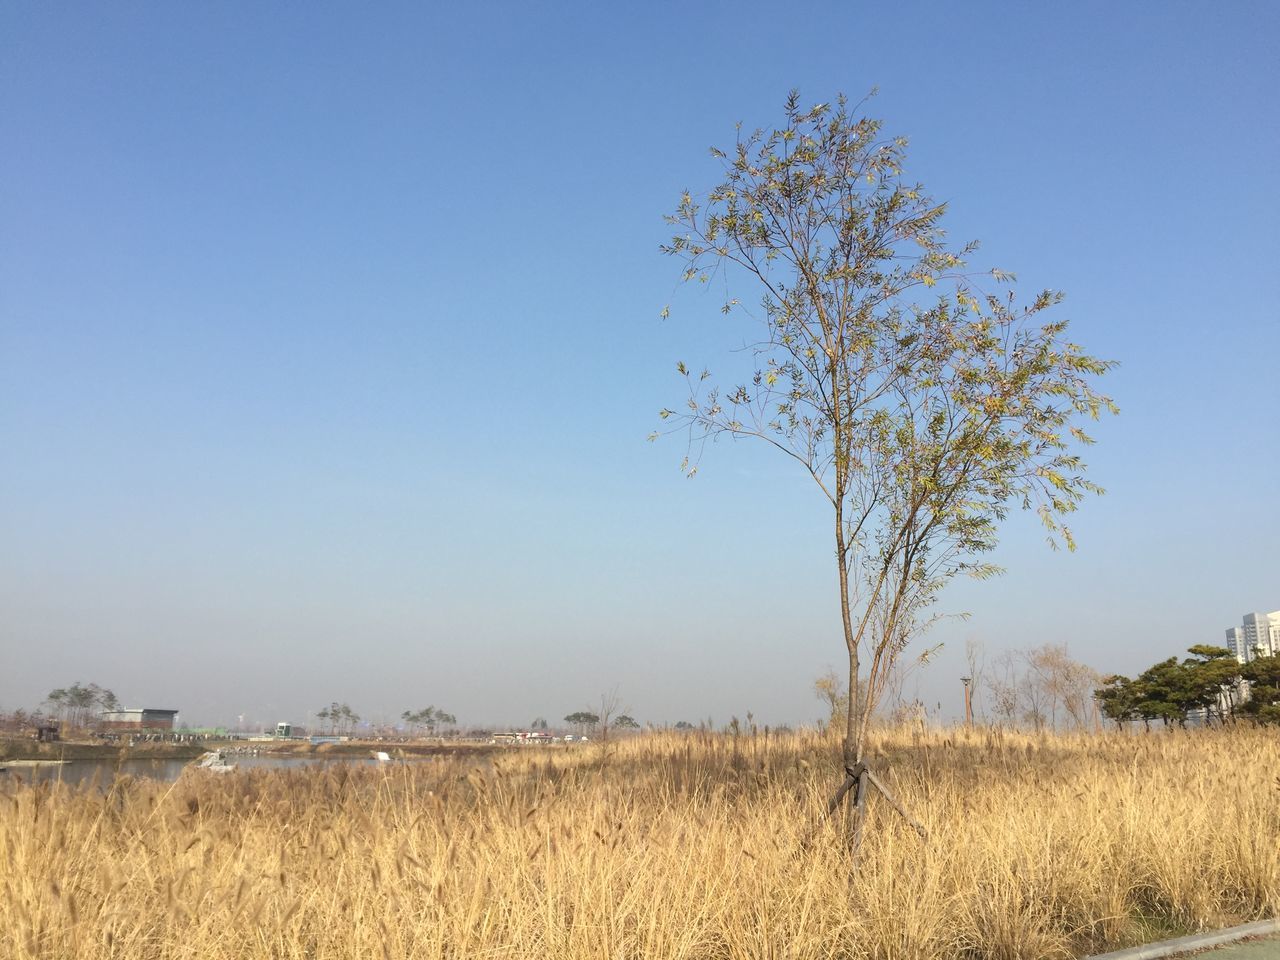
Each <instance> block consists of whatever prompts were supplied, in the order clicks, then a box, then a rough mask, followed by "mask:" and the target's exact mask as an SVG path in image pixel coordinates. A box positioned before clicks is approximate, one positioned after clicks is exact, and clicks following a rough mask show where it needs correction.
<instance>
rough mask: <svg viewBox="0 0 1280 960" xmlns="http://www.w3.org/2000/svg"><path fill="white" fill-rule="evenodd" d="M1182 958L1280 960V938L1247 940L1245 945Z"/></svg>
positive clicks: (1221, 948)
mask: <svg viewBox="0 0 1280 960" xmlns="http://www.w3.org/2000/svg"><path fill="white" fill-rule="evenodd" d="M1179 956H1182V957H1194V958H1195V960H1200V958H1201V957H1204V958H1205V960H1280V937H1268V938H1267V939H1265V940H1247V941H1245V942H1244V943H1233V944H1231V945H1230V946H1227V947H1218V948H1217V949H1215V950H1206V951H1205V952H1203V953H1193V954H1186V953H1183V954H1179Z"/></svg>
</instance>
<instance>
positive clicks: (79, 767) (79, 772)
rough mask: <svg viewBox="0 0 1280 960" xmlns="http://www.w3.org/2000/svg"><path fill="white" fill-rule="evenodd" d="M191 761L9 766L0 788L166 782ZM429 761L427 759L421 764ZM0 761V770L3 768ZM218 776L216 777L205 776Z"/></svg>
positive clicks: (280, 765)
mask: <svg viewBox="0 0 1280 960" xmlns="http://www.w3.org/2000/svg"><path fill="white" fill-rule="evenodd" d="M194 762H195V761H192V760H142V759H133V760H125V761H123V762H117V761H114V760H69V761H67V762H66V763H62V764H50V765H47V766H46V765H40V766H35V767H24V766H10V767H9V768H8V770H7V772H5V773H0V786H2V785H3V784H4V783H5V782H6V781H13V782H16V781H19V780H21V781H22V782H25V783H33V782H36V781H41V780H53V781H61V782H62V783H69V784H72V785H79V784H82V783H95V782H96V783H99V784H104V785H105V784H108V783H110V782H111V778H112V777H113V776H115V774H116V773H117V771H118V772H119V773H122V774H128V775H129V776H133V777H150V778H151V779H153V780H160V781H163V782H166V783H170V782H172V781H174V780H176V779H178V777H179V776H180V775H181V774H182V771H183V769H184V768H185V767H187V766H188V765H189V764H192V763H194ZM227 762H229V763H234V764H235V765H236V769H237V770H286V769H291V768H294V767H312V766H327V765H332V764H349V765H352V766H372V765H374V764H376V763H377V761H376V760H374V759H373V758H372V757H244V756H236V755H234V754H232V755H229V756H228V757H227ZM410 762H427V763H429V762H431V760H430V758H426V759H424V760H422V761H410ZM4 766H5V764H4V762H3V761H0V767H4ZM209 775H210V776H219V774H209Z"/></svg>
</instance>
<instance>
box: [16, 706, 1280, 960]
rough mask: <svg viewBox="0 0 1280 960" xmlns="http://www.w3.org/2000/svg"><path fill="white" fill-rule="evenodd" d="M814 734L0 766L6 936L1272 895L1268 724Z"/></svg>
mask: <svg viewBox="0 0 1280 960" xmlns="http://www.w3.org/2000/svg"><path fill="white" fill-rule="evenodd" d="M876 753H877V757H876V763H877V765H878V768H879V769H880V770H882V771H884V773H885V779H886V780H887V781H888V782H889V783H890V784H891V785H892V786H893V788H894V789H896V790H897V791H898V793H899V795H900V797H901V799H902V800H903V801H904V802H905V803H906V804H907V805H908V806H909V807H910V808H911V810H912V812H913V813H914V814H915V815H916V816H918V817H919V818H920V819H921V820H923V821H924V823H925V824H926V825H927V826H928V828H929V831H930V840H929V843H928V844H927V845H925V844H922V843H921V842H920V840H919V839H918V838H917V837H916V835H915V834H914V833H913V832H912V831H911V830H910V829H909V828H907V827H906V826H905V825H904V824H903V823H902V822H901V821H900V820H899V819H898V818H897V817H896V815H895V814H893V812H892V811H890V810H888V809H887V808H886V807H885V806H884V805H883V804H880V803H877V802H876V801H874V800H873V815H872V819H871V822H870V824H869V829H868V832H867V839H866V842H865V844H864V847H863V850H862V854H861V857H860V859H859V861H858V865H857V867H858V868H857V870H856V871H854V870H851V868H850V862H849V858H848V855H847V852H846V850H845V847H844V846H843V844H842V842H841V840H840V833H839V829H838V827H836V826H832V827H828V828H827V829H825V830H823V831H822V832H820V833H819V835H818V839H817V842H816V843H815V844H813V846H812V847H811V848H809V849H808V850H807V851H805V852H804V853H798V852H797V850H798V841H799V838H800V837H801V835H802V834H803V833H804V831H805V829H806V827H807V825H808V823H809V822H810V818H811V817H812V815H813V813H814V811H815V810H816V809H817V808H818V807H819V806H820V805H821V803H822V801H823V799H824V798H825V796H826V794H827V793H828V792H829V791H830V789H831V788H832V787H833V786H834V772H835V759H834V758H835V745H834V744H833V743H831V742H829V741H823V740H821V739H820V738H818V737H817V736H816V735H809V734H797V735H791V736H786V737H781V738H779V737H772V738H769V739H768V740H766V739H765V738H764V737H763V735H762V736H759V737H754V738H752V737H743V738H740V739H734V738H730V737H727V736H699V735H693V736H689V737H678V736H646V737H636V738H633V739H631V740H628V741H626V742H624V743H619V744H617V745H613V744H610V745H609V747H608V748H607V749H605V748H602V747H600V746H592V747H590V748H584V749H580V750H556V751H548V752H541V751H537V750H528V751H525V750H511V751H508V752H506V753H504V754H503V755H502V756H500V757H499V759H498V760H497V761H496V762H495V763H494V764H493V765H492V766H487V767H485V768H483V769H481V768H477V767H476V766H475V762H474V761H471V762H470V763H469V764H462V763H449V762H435V763H419V764H411V765H406V766H399V767H392V768H371V767H370V768H358V769H356V768H340V769H329V770H309V771H291V772H256V773H238V774H234V775H229V776H222V777H218V776H216V775H204V776H198V777H191V776H186V777H184V779H183V780H182V781H180V782H179V783H178V784H175V785H167V784H157V783H153V782H147V781H128V780H126V781H121V782H118V783H116V784H115V785H114V786H113V787H112V788H111V789H110V790H109V791H107V792H106V793H103V792H101V791H95V790H92V789H84V790H72V789H69V788H66V787H60V786H44V787H30V786H14V785H10V786H9V787H7V788H4V789H3V790H0V852H2V854H3V859H2V861H0V956H2V957H5V958H10V957H14V958H19V957H20V958H37V957H38V958H53V957H66V958H90V960H92V958H108V957H111V958H121V960H126V958H127V960H151V958H191V960H195V958H200V960H221V958H232V957H235V958H241V957H254V958H257V957H262V958H267V957H271V958H298V960H301V958H309V960H321V958H323V960H348V958H353V957H373V958H410V957H412V958H556V960H587V958H598V960H622V958H637V960H638V958H646V960H649V958H707V960H712V958H715V960H721V958H723V960H729V958H734V960H738V958H741V960H747V958H778V960H781V958H788V960H807V958H861V957H875V958H886V960H888V958H903V960H906V958H921V960H923V958H929V960H936V958H969V960H972V958H1002V960H1015V958H1032V957H1067V956H1073V955H1078V954H1080V953H1084V952H1088V951H1090V950H1095V949H1100V948H1102V947H1104V946H1106V947H1110V946H1116V945H1121V944H1125V943H1130V942H1136V941H1139V940H1142V939H1151V938H1152V937H1154V936H1157V935H1163V934H1167V933H1172V932H1174V931H1177V930H1184V929H1191V928H1198V927H1202V926H1215V925H1221V924H1227V923H1231V922H1238V921H1243V920H1246V919H1252V918H1256V917H1260V916H1266V915H1273V914H1274V913H1275V912H1276V910H1277V907H1280V783H1278V782H1277V780H1276V775H1277V772H1280V739H1278V738H1277V737H1276V735H1275V733H1274V732H1268V731H1262V730H1254V729H1239V730H1229V731H1216V730H1215V731H1199V732H1195V733H1174V734H1160V735H1151V736H1138V737H1125V736H1118V735H1108V736H1105V737H1050V736H1044V737H1039V738H1036V737H1030V736H1024V735H1019V734H1009V733H1005V734H1001V733H992V732H985V731H975V732H972V733H964V732H959V733H954V732H953V733H950V734H943V733H933V734H926V735H923V736H913V735H912V734H910V733H908V732H889V733H884V734H881V735H880V737H879V738H878V741H877V751H876Z"/></svg>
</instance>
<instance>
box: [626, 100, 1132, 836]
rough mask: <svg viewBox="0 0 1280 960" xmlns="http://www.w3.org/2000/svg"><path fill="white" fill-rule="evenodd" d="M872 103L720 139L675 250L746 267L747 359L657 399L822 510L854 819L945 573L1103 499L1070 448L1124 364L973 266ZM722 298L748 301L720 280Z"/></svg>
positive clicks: (700, 434) (680, 212) (689, 203)
mask: <svg viewBox="0 0 1280 960" xmlns="http://www.w3.org/2000/svg"><path fill="white" fill-rule="evenodd" d="M860 106H861V105H858V106H852V107H851V106H850V105H849V103H848V102H847V101H846V100H845V99H844V98H843V97H840V98H839V99H838V100H837V101H836V102H835V103H834V104H819V105H817V106H815V107H812V108H809V109H804V108H802V107H801V106H800V99H799V95H798V94H796V93H794V92H793V93H792V94H791V95H790V96H789V97H788V99H787V102H786V108H785V122H784V123H783V124H782V125H781V126H780V127H778V128H777V129H774V130H770V131H767V132H766V131H763V130H758V131H756V132H754V133H751V134H749V135H744V134H743V133H742V131H741V128H739V135H738V140H737V143H736V144H735V145H734V147H733V148H731V149H730V150H729V151H727V152H726V151H721V150H717V149H712V151H711V152H712V155H713V157H715V158H716V159H717V160H718V161H719V162H720V165H721V177H722V178H723V179H722V180H721V182H720V183H719V184H718V185H717V186H715V187H714V188H713V189H712V190H711V191H710V192H709V193H707V194H705V195H701V196H697V197H695V195H694V194H693V193H691V192H687V191H686V192H685V193H684V194H683V196H682V198H681V201H680V204H679V207H678V208H677V210H676V212H675V213H674V214H673V215H672V216H670V217H668V222H669V223H671V224H672V225H673V226H674V227H675V228H676V231H677V232H676V233H675V236H674V237H673V238H672V240H671V242H670V243H669V244H666V245H664V246H663V247H662V250H663V252H664V253H666V254H669V255H671V256H673V257H676V258H678V259H680V260H682V261H684V264H685V270H684V279H685V280H686V281H689V280H697V281H699V282H701V283H704V284H708V285H710V284H711V281H713V280H715V281H716V289H719V286H720V281H721V280H723V282H724V287H725V289H726V290H729V289H730V288H731V286H732V285H733V284H737V283H740V282H745V286H746V287H747V288H748V289H749V290H750V291H751V293H750V295H749V296H750V299H751V300H752V301H754V302H755V304H756V305H757V309H753V310H751V311H750V312H749V313H747V322H748V323H749V325H750V327H751V328H752V331H751V332H750V333H747V334H745V337H746V339H747V342H750V343H752V344H753V346H754V353H753V362H752V363H751V365H750V369H748V370H746V371H744V373H743V375H742V378H741V380H739V381H737V382H731V383H727V384H717V382H716V381H715V380H714V379H713V378H712V376H711V374H710V372H709V371H707V370H702V371H701V372H692V371H691V370H690V369H689V368H688V367H687V366H686V365H685V364H684V363H683V362H682V363H680V364H678V365H677V370H678V371H679V373H680V374H681V375H682V376H683V377H684V379H685V381H686V383H687V387H688V396H687V398H686V400H685V402H684V405H683V406H682V408H681V409H679V410H670V409H665V410H663V411H661V413H660V416H661V417H662V419H663V420H664V421H667V423H668V425H669V429H672V430H683V431H687V436H688V450H687V452H686V456H685V460H684V468H685V469H686V471H687V472H688V473H689V474H690V475H692V474H693V473H695V472H696V471H697V466H698V461H699V459H700V454H701V452H702V450H703V448H704V446H705V444H706V442H707V441H708V440H711V439H714V438H716V437H718V436H720V435H724V434H728V435H730V436H732V437H735V438H736V437H754V438H757V439H760V440H763V441H765V442H766V443H767V444H769V445H770V446H771V447H773V448H775V449H776V450H778V451H780V452H781V453H783V454H785V455H786V456H788V457H790V458H791V459H793V460H795V461H796V462H797V463H798V464H799V465H800V466H801V467H802V468H803V469H804V470H805V471H806V472H807V474H808V475H809V476H810V477H811V478H812V480H813V482H814V484H815V485H816V488H817V490H818V491H819V492H820V493H821V495H822V496H823V497H824V498H825V499H826V501H827V502H828V503H829V504H830V507H831V511H832V512H831V528H830V529H831V532H832V536H833V538H834V546H835V551H834V552H835V560H836V572H837V574H838V591H839V592H838V600H839V605H840V618H841V625H842V628H843V634H844V642H845V648H846V651H847V654H848V679H847V681H846V685H845V689H846V690H849V691H853V692H854V695H853V696H851V697H849V700H848V705H847V708H846V711H845V716H844V718H843V719H844V723H843V726H844V749H843V761H844V763H843V765H844V771H845V777H844V780H843V782H842V783H841V785H840V787H839V789H838V790H837V791H836V793H835V795H834V796H833V797H832V799H831V803H830V804H829V807H828V809H829V810H830V811H834V810H835V809H836V808H837V807H838V806H839V804H840V802H841V801H842V800H843V799H844V797H845V796H846V795H847V794H849V793H850V792H851V791H852V797H853V799H854V801H855V804H856V810H857V816H856V817H855V821H854V822H855V824H860V823H861V821H862V812H863V810H864V806H865V800H866V796H867V789H868V785H869V784H874V785H876V786H877V787H878V788H879V789H880V790H881V792H882V793H885V795H886V797H888V794H887V793H886V792H885V791H884V788H883V785H882V784H881V783H880V781H879V780H878V779H877V778H876V777H875V774H874V773H873V772H871V771H869V770H868V769H867V766H866V764H865V763H864V761H863V757H864V755H865V751H866V741H867V730H868V721H869V718H870V717H871V714H872V711H873V709H874V707H875V704H876V699H877V697H878V696H879V695H880V694H881V693H882V691H883V689H884V686H885V682H886V679H887V677H888V675H889V672H890V670H891V668H892V667H893V664H894V662H895V660H896V659H897V657H898V656H899V654H900V653H901V652H902V650H903V648H904V647H905V646H906V645H907V644H908V643H909V641H910V640H911V639H912V638H913V636H915V635H917V634H918V633H919V632H920V631H921V630H923V629H924V628H926V627H927V626H928V625H929V623H931V622H932V619H933V616H932V614H931V608H932V605H933V604H934V601H935V600H936V599H937V597H938V593H939V591H940V590H941V589H942V588H943V586H944V585H945V584H946V583H947V582H948V581H949V580H951V579H952V578H953V577H956V576H958V575H961V574H967V575H971V576H976V577H980V578H983V577H988V576H991V575H993V574H995V573H997V572H998V570H997V568H995V567H994V566H992V565H991V564H989V563H984V562H981V556H982V555H983V554H985V553H986V552H988V551H990V550H991V549H992V548H993V547H994V546H995V545H996V538H997V531H998V525H999V522H1000V521H1001V520H1003V519H1004V517H1005V516H1006V515H1007V513H1008V512H1009V510H1010V508H1011V507H1015V506H1021V507H1024V508H1032V507H1033V508H1035V509H1036V510H1037V511H1038V512H1039V515H1040V518H1041V520H1042V521H1043V523H1044V525H1045V527H1046V528H1047V530H1048V536H1049V540H1050V543H1051V544H1053V545H1055V546H1056V545H1057V544H1058V543H1065V545H1066V546H1067V547H1068V548H1073V547H1074V541H1073V540H1072V537H1071V533H1070V530H1069V529H1068V528H1067V527H1066V526H1065V524H1064V522H1063V520H1064V517H1065V515H1066V514H1069V513H1071V512H1072V511H1073V510H1075V509H1076V507H1077V505H1078V504H1079V503H1080V501H1081V500H1082V499H1083V498H1084V497H1085V495H1086V494H1089V493H1100V492H1101V490H1100V488H1099V487H1097V486H1096V485H1095V484H1093V483H1091V482H1090V481H1089V480H1087V479H1086V478H1085V476H1084V464H1083V463H1082V462H1081V460H1080V458H1079V456H1078V455H1077V454H1076V453H1075V452H1073V451H1074V448H1075V447H1076V446H1079V445H1084V444H1087V443H1090V442H1092V441H1091V439H1090V438H1089V437H1088V436H1087V435H1086V434H1085V433H1084V432H1083V430H1082V429H1081V428H1080V426H1079V421H1081V420H1082V419H1084V418H1089V417H1092V418H1094V419H1096V418H1097V417H1098V416H1099V415H1100V414H1101V413H1103V412H1115V408H1114V405H1113V404H1112V403H1111V401H1110V400H1109V399H1108V398H1107V397H1105V396H1103V395H1102V394H1100V393H1098V392H1096V390H1095V388H1094V383H1095V381H1096V378H1098V377H1099V376H1101V375H1102V374H1104V373H1106V371H1107V370H1108V369H1109V368H1110V367H1111V366H1112V364H1111V363H1109V362H1107V361H1104V360H1099V359H1096V358H1094V357H1092V356H1090V355H1088V354H1086V353H1085V352H1084V351H1083V350H1082V349H1081V348H1080V347H1078V346H1077V345H1075V344H1073V343H1070V342H1068V341H1067V340H1066V339H1065V336H1064V334H1065V332H1066V328H1067V324H1066V322H1065V321H1063V320H1049V321H1045V320H1042V319H1041V316H1040V315H1041V314H1043V313H1045V312H1047V311H1048V310H1049V309H1050V308H1051V307H1053V306H1054V305H1055V304H1057V303H1058V302H1059V300H1060V299H1061V296H1060V294H1058V293H1055V292H1052V291H1044V292H1042V293H1040V294H1038V295H1037V296H1036V297H1035V298H1034V299H1032V300H1031V301H1030V302H1029V303H1028V304H1026V305H1025V306H1019V305H1018V304H1017V303H1015V300H1014V297H1013V294H1012V292H1011V291H1001V290H999V287H1000V285H1005V284H1011V283H1012V281H1013V278H1012V276H1011V275H1009V274H1006V273H1003V272H1001V271H999V270H992V271H990V272H989V273H987V274H983V275H982V276H978V275H976V274H972V273H970V272H968V270H967V266H966V258H967V257H968V256H969V255H970V254H971V253H972V252H973V251H974V250H975V249H976V244H969V245H967V246H964V247H961V248H958V249H953V248H951V247H950V246H949V245H948V244H947V241H946V237H945V234H944V232H943V229H942V218H943V215H944V213H945V211H946V204H945V203H938V202H935V201H934V200H932V199H930V198H929V197H928V196H927V195H926V194H925V192H924V188H923V187H921V186H920V185H919V184H916V183H912V182H911V181H909V180H908V179H907V178H906V176H905V174H904V171H903V164H904V161H905V154H906V140H905V139H903V138H900V137H899V138H886V137H885V136H883V135H882V132H881V122H880V121H878V120H874V119H871V118H869V117H867V116H864V115H861V113H860ZM722 310H723V312H724V313H726V314H735V313H738V312H744V311H742V301H741V300H740V299H739V298H736V297H735V298H729V295H728V293H726V300H725V302H724V303H723V307H722ZM662 315H663V316H664V317H666V316H667V315H668V310H667V309H664V310H663V311H662ZM657 436H658V434H657V433H655V434H653V435H652V438H656V437H657ZM864 690H865V694H864V693H863V691H864ZM889 799H890V800H891V801H892V798H891V797H890V798H889ZM857 829H858V828H857V827H856V826H855V842H856V836H857Z"/></svg>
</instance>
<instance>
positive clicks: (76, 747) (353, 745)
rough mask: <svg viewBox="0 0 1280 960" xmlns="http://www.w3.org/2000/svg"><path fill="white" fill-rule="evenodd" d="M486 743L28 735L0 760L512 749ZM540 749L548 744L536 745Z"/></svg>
mask: <svg viewBox="0 0 1280 960" xmlns="http://www.w3.org/2000/svg"><path fill="white" fill-rule="evenodd" d="M511 749H514V748H512V747H504V746H499V745H495V744H489V743H456V742H449V741H431V742H417V743H414V742H411V743H387V742H386V741H380V740H346V741H343V742H341V743H320V744H314V743H311V742H310V741H309V740H277V741H271V742H261V741H247V740H226V741H224V740H200V741H196V742H184V743H166V742H162V741H143V742H141V743H136V744H134V745H133V746H129V745H128V744H123V743H95V742H89V741H85V742H79V741H58V742H55V743H41V742H39V741H36V740H31V739H13V740H3V739H0V764H3V763H4V762H6V761H12V760H99V761H104V762H115V761H119V760H129V759H133V760H190V759H193V758H195V757H198V756H200V755H201V754H203V753H204V752H205V751H207V750H229V751H231V752H232V753H236V752H241V751H250V750H251V751H254V752H255V753H256V754H258V755H261V756H270V757H307V756H318V757H367V756H369V754H370V753H371V752H373V751H377V750H381V751H385V752H386V753H389V754H390V755H391V756H392V757H405V758H415V757H460V758H465V757H480V756H487V755H489V754H492V753H495V752H500V751H503V750H511ZM539 749H540V750H547V749H552V748H550V747H540V748H539Z"/></svg>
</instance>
